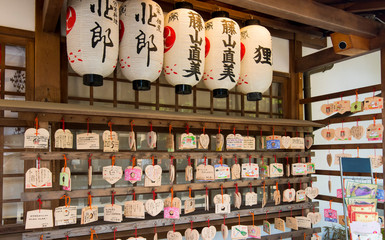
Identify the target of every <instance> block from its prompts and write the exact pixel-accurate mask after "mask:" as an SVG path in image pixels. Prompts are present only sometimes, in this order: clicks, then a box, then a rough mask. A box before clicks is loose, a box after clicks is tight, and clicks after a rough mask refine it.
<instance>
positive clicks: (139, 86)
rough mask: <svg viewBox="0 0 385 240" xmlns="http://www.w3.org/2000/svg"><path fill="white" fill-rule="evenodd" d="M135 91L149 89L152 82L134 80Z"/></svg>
mask: <svg viewBox="0 0 385 240" xmlns="http://www.w3.org/2000/svg"><path fill="white" fill-rule="evenodd" d="M132 88H133V89H134V90H135V91H148V90H150V89H151V82H150V81H148V80H135V81H133V82H132Z"/></svg>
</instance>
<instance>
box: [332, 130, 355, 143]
mask: <svg viewBox="0 0 385 240" xmlns="http://www.w3.org/2000/svg"><path fill="white" fill-rule="evenodd" d="M334 140H337V141H350V140H352V135H351V134H350V128H347V127H344V128H337V129H336V130H335V137H334Z"/></svg>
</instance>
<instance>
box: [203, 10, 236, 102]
mask: <svg viewBox="0 0 385 240" xmlns="http://www.w3.org/2000/svg"><path fill="white" fill-rule="evenodd" d="M212 17H213V18H212V19H211V20H209V21H207V22H206V24H205V27H206V63H205V71H204V73H203V82H204V83H205V85H206V87H207V88H208V89H210V90H213V96H214V97H216V98H224V97H227V96H228V90H230V89H232V88H233V87H235V85H236V84H237V82H238V78H239V73H240V61H241V60H240V58H241V56H240V55H241V54H240V49H241V37H240V29H239V26H238V24H237V23H236V22H235V21H234V20H232V19H230V18H228V17H229V14H228V13H227V12H224V11H218V12H213V14H212Z"/></svg>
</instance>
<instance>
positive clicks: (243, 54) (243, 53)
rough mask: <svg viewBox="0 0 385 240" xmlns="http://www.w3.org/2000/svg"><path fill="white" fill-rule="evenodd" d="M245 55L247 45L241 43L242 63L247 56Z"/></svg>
mask: <svg viewBox="0 0 385 240" xmlns="http://www.w3.org/2000/svg"><path fill="white" fill-rule="evenodd" d="M245 53H246V48H245V45H244V44H243V43H241V61H242V59H243V57H244V56H245Z"/></svg>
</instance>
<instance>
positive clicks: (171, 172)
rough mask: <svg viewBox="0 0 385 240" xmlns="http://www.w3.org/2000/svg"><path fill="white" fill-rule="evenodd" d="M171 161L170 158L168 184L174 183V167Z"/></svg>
mask: <svg viewBox="0 0 385 240" xmlns="http://www.w3.org/2000/svg"><path fill="white" fill-rule="evenodd" d="M172 162H173V160H172V158H171V163H170V184H173V183H174V180H175V166H174V164H172Z"/></svg>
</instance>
